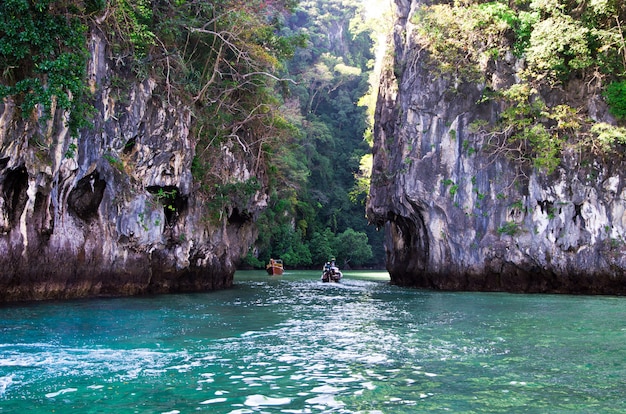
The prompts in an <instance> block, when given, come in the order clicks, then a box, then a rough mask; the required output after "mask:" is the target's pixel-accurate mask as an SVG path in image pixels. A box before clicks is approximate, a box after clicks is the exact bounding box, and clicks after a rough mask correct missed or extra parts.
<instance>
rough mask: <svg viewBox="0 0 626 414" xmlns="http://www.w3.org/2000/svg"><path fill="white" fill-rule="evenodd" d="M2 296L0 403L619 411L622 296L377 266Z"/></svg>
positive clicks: (18, 406)
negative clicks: (448, 288)
mask: <svg viewBox="0 0 626 414" xmlns="http://www.w3.org/2000/svg"><path fill="white" fill-rule="evenodd" d="M318 279H319V272H287V273H286V274H285V275H283V276H279V277H276V276H274V277H269V276H267V275H266V274H264V273H262V272H252V271H246V272H237V274H236V275H235V287H234V288H232V289H228V290H225V291H219V292H211V293H201V294H185V295H167V296H154V297H140V298H119V299H95V300H81V301H70V302H47V303H35V304H28V305H16V306H7V307H3V308H0V413H8V412H11V413H22V412H24V411H25V410H27V409H28V410H29V412H34V413H50V412H56V413H172V414H173V413H189V412H196V411H211V412H216V413H257V412H265V413H274V412H282V413H320V412H336V413H357V412H360V413H415V412H430V411H432V412H445V411H447V412H453V413H489V412H491V413H510V412H530V413H547V412H549V413H557V412H562V413H567V412H571V413H585V412H587V413H612V412H614V413H618V412H622V413H623V412H626V299H624V298H617V297H590V296H556V295H511V294H500V293H445V292H433V291H423V290H413V289H403V288H399V287H395V286H391V285H390V284H389V283H388V276H387V275H386V274H385V273H374V272H361V273H359V272H345V274H344V279H343V282H342V283H341V284H323V283H321V282H319V280H318Z"/></svg>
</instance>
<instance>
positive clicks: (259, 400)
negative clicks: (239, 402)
mask: <svg viewBox="0 0 626 414" xmlns="http://www.w3.org/2000/svg"><path fill="white" fill-rule="evenodd" d="M290 402H291V398H288V397H285V398H273V397H266V396H265V395H261V394H255V395H249V396H248V397H247V398H246V401H245V402H244V404H245V405H247V406H248V407H260V406H264V405H285V404H289V403H290Z"/></svg>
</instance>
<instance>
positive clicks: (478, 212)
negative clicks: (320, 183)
mask: <svg viewBox="0 0 626 414" xmlns="http://www.w3.org/2000/svg"><path fill="white" fill-rule="evenodd" d="M418 4H419V2H418V1H415V0H414V1H411V0H397V1H396V6H397V16H396V17H397V20H396V24H395V32H394V38H393V42H392V45H391V46H390V47H393V48H394V53H388V56H390V59H392V60H393V61H391V62H387V65H386V66H387V68H388V69H387V70H386V71H385V72H384V73H383V76H382V80H381V82H382V83H381V86H380V94H379V101H378V107H377V111H376V124H375V131H374V135H375V144H374V169H373V176H372V187H371V195H370V200H369V202H368V217H369V219H370V221H371V222H373V223H375V224H376V225H377V226H379V227H381V228H384V230H385V232H386V246H385V247H386V252H387V266H388V270H389V272H390V274H391V279H392V282H393V283H397V284H400V285H407V286H418V287H428V288H440V289H450V290H506V291H515V292H573V293H619V294H622V293H625V292H626V276H625V275H626V258H625V257H624V252H625V240H626V187H625V182H624V176H623V172H624V171H625V169H624V165H623V162H622V161H621V160H613V161H611V162H603V161H600V160H597V161H594V162H591V163H590V164H588V165H586V166H582V165H581V164H580V163H579V160H580V157H579V154H574V153H565V154H563V157H562V160H561V165H560V167H559V168H558V169H557V170H556V171H555V172H553V173H552V174H550V175H546V174H545V173H541V172H538V171H537V170H535V169H528V170H525V171H524V174H521V175H520V173H519V171H520V170H519V168H517V166H516V165H515V164H514V163H513V162H512V161H510V160H509V159H508V158H506V157H504V156H493V154H491V155H490V154H488V153H487V152H486V151H483V150H482V149H483V148H486V147H487V145H486V144H487V143H486V142H484V140H483V139H482V138H480V137H479V136H478V135H477V134H473V133H472V132H471V131H470V128H469V125H470V123H471V122H472V121H474V120H475V119H477V118H479V117H480V118H482V119H495V118H496V117H497V113H498V110H499V108H498V107H497V105H495V104H481V103H478V102H479V101H480V97H481V87H480V85H472V84H461V85H453V84H452V83H451V82H452V81H450V80H446V79H445V78H444V77H438V76H437V75H435V74H434V72H433V71H431V70H430V68H429V67H428V64H427V63H425V62H426V59H424V54H425V53H426V51H425V50H423V49H422V48H420V47H419V46H418V45H417V44H415V42H414V36H412V31H413V29H414V27H413V26H412V24H411V23H410V18H409V17H410V15H411V12H412V10H413V9H414V8H415V7H416V6H417V5H418ZM519 63H520V62H517V61H516V60H515V58H513V57H512V56H511V57H508V60H505V61H504V62H503V63H502V65H501V66H500V67H498V68H497V69H496V70H495V72H494V73H493V75H492V76H494V79H496V78H497V81H498V82H496V83H502V84H506V83H510V82H515V74H516V70H517V68H518V66H519ZM572 87H573V88H575V87H576V86H575V85H574V86H572ZM450 90H454V91H455V92H454V93H450ZM581 90H582V89H581ZM564 93H565V94H567V93H568V91H564ZM571 93H572V94H573V93H580V91H571ZM583 99H584V100H585V101H586V108H587V112H588V115H589V117H591V118H593V119H595V120H598V121H605V122H612V119H611V118H610V116H609V115H608V113H607V109H606V106H605V105H604V104H603V103H602V99H601V98H600V97H599V96H597V95H588V96H584V97H583Z"/></svg>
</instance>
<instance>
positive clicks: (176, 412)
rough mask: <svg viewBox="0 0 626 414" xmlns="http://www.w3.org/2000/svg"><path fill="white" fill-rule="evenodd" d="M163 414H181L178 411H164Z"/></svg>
mask: <svg viewBox="0 0 626 414" xmlns="http://www.w3.org/2000/svg"><path fill="white" fill-rule="evenodd" d="M161 414H180V411H178V410H172V411H164V412H162V413H161Z"/></svg>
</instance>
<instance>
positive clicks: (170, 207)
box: [0, 34, 266, 302]
mask: <svg viewBox="0 0 626 414" xmlns="http://www.w3.org/2000/svg"><path fill="white" fill-rule="evenodd" d="M91 36H92V37H91V41H90V52H91V60H90V62H89V75H90V79H91V84H92V92H94V96H95V101H96V104H95V106H96V110H97V114H96V116H95V118H94V122H93V127H92V128H90V129H88V130H86V131H83V132H81V134H80V136H79V137H78V139H74V138H71V137H70V134H69V133H68V130H67V128H66V126H65V117H66V115H67V114H64V113H62V112H61V111H56V112H55V113H54V116H53V117H51V118H50V119H49V120H48V121H47V122H45V123H44V122H42V121H41V119H40V120H36V119H35V118H36V116H33V117H31V118H29V119H27V120H23V119H22V116H21V115H20V114H18V110H17V108H16V106H15V104H14V102H13V101H11V100H9V99H7V100H5V101H4V102H3V103H2V104H0V144H1V147H0V302H2V301H14V300H32V299H51V298H71V297H84V296H96V295H130V294H139V293H158V292H172V291H198V290H210V289H217V288H223V287H228V286H230V285H231V283H232V279H233V274H234V271H235V264H236V262H237V261H238V260H239V259H240V258H241V257H242V255H244V254H245V253H246V252H247V250H248V248H249V246H250V245H251V244H252V243H253V242H254V240H255V239H256V230H255V227H254V223H253V221H252V220H253V219H254V215H255V214H256V213H257V212H258V211H259V210H260V209H262V208H263V207H264V206H265V203H266V200H265V196H264V195H263V194H262V193H260V192H259V193H257V194H256V195H255V196H254V197H252V201H251V204H250V205H249V206H248V210H247V213H248V214H246V215H245V216H244V215H241V214H239V213H238V212H236V211H235V212H227V214H224V215H223V217H222V219H221V220H220V221H219V222H218V223H216V222H215V221H210V220H207V219H206V217H207V215H208V214H209V213H210V212H208V211H207V207H206V205H205V201H206V200H204V199H203V198H202V196H201V195H200V193H199V192H197V191H196V190H197V188H196V186H197V185H196V184H195V183H194V180H193V178H192V174H191V165H192V160H193V157H194V154H195V148H194V147H195V142H194V139H193V137H192V136H191V135H190V128H191V126H192V117H191V112H190V110H189V108H188V107H186V106H185V105H183V104H182V103H180V102H176V101H173V98H171V97H169V96H168V95H167V93H165V92H164V91H163V88H162V87H161V86H160V85H158V84H157V83H156V82H155V81H154V80H151V79H148V80H145V81H143V82H141V83H137V82H136V81H135V82H133V81H128V82H127V83H125V84H124V87H121V88H120V87H116V88H114V87H112V86H111V85H112V83H113V82H112V79H113V78H116V79H118V80H119V79H121V78H123V74H120V73H119V71H118V70H119V68H117V67H116V65H115V63H114V62H113V61H111V60H109V59H108V58H107V51H106V49H107V46H106V44H105V42H104V41H103V39H101V38H99V37H98V36H97V35H96V34H93V35H91ZM116 71H118V72H116ZM127 79H130V78H127ZM222 153H223V157H222V163H223V165H222V166H221V167H222V168H223V169H224V170H228V171H229V175H230V177H231V179H232V180H234V181H237V180H241V181H244V180H247V179H248V178H250V172H249V169H248V166H247V165H246V162H245V160H243V159H240V158H238V157H237V156H236V155H235V154H234V152H231V151H230V150H229V147H228V143H226V144H224V147H223V148H222Z"/></svg>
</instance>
